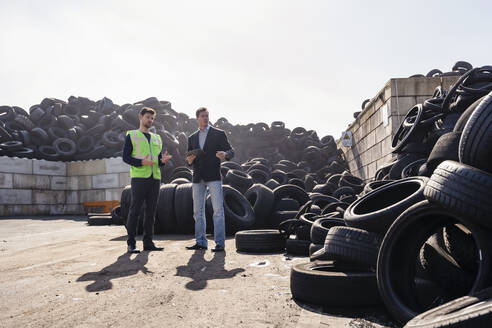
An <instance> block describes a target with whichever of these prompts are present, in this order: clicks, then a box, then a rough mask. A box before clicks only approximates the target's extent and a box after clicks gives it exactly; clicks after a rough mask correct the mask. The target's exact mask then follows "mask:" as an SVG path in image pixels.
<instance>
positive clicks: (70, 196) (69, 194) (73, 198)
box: [65, 190, 82, 204]
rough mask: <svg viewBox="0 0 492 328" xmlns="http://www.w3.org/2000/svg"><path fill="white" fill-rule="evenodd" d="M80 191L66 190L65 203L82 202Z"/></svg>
mask: <svg viewBox="0 0 492 328" xmlns="http://www.w3.org/2000/svg"><path fill="white" fill-rule="evenodd" d="M80 193H81V191H78V190H67V191H66V192H65V203H67V204H81V203H82V202H81V201H80Z"/></svg>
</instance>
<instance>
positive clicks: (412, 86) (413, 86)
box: [391, 76, 459, 96]
mask: <svg viewBox="0 0 492 328" xmlns="http://www.w3.org/2000/svg"><path fill="white" fill-rule="evenodd" d="M458 78H459V77H458V76H452V77H445V78H443V80H442V81H443V85H448V87H447V88H446V90H449V85H451V84H454V83H455V82H456V81H457V80H458ZM438 85H441V78H439V77H432V78H430V77H427V78H426V77H423V78H406V79H391V94H392V95H395V96H425V95H432V94H433V92H434V89H435V88H436V87H437V86H438Z"/></svg>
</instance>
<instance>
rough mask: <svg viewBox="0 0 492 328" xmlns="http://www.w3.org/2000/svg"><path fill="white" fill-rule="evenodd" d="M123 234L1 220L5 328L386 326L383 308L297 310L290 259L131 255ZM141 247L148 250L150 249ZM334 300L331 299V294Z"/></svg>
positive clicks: (164, 238) (159, 240)
mask: <svg viewBox="0 0 492 328" xmlns="http://www.w3.org/2000/svg"><path fill="white" fill-rule="evenodd" d="M125 240H126V231H125V228H124V227H123V226H102V227H95V226H88V225H87V224H86V218H85V217H34V218H25V217H23V218H1V219H0V327H355V328H358V327H364V328H365V327H387V326H391V325H392V324H391V323H390V322H389V321H388V316H387V314H385V311H384V309H383V308H377V309H363V310H360V309H358V310H346V311H340V310H337V311H336V312H335V311H333V310H331V309H323V308H321V307H319V306H315V305H307V304H301V303H299V302H296V301H295V300H293V299H292V296H291V293H290V287H289V284H290V268H291V266H292V265H294V264H297V263H302V262H305V261H308V260H309V259H307V258H299V257H297V258H296V257H288V256H286V255H284V254H267V255H258V254H255V255H251V254H240V253H237V252H236V249H235V244H234V238H228V239H227V241H226V252H225V253H217V254H214V253H212V252H211V251H210V248H211V247H213V245H214V243H213V240H211V241H210V243H209V250H207V251H188V250H186V249H185V248H184V247H185V246H186V245H191V244H192V243H193V237H192V236H189V235H188V236H182V235H159V236H156V238H155V242H156V244H157V245H158V246H162V247H164V251H163V252H142V253H140V254H133V255H129V254H127V253H126V242H125ZM137 246H138V247H140V248H141V247H142V244H141V241H140V240H139V241H137ZM326 292H327V293H329V291H326Z"/></svg>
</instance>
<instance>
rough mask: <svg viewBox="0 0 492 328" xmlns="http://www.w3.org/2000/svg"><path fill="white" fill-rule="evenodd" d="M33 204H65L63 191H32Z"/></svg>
mask: <svg viewBox="0 0 492 328" xmlns="http://www.w3.org/2000/svg"><path fill="white" fill-rule="evenodd" d="M32 203H33V204H44V205H48V204H50V205H51V204H65V191H63V190H33V191H32Z"/></svg>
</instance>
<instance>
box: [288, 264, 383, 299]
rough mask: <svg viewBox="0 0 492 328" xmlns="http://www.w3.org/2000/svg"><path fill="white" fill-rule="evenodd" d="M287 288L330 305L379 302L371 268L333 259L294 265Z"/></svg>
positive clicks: (297, 296)
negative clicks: (342, 262) (367, 268)
mask: <svg viewBox="0 0 492 328" xmlns="http://www.w3.org/2000/svg"><path fill="white" fill-rule="evenodd" d="M290 290H291V292H292V297H294V298H295V299H297V300H300V301H303V302H307V303H314V304H320V305H325V306H329V307H338V308H340V307H361V306H371V305H377V304H379V303H380V298H379V295H378V288H377V284H376V275H375V274H374V273H373V272H366V271H365V270H361V269H360V268H357V267H356V266H353V265H346V264H337V263H336V262H333V261H327V262H313V263H303V264H298V265H295V266H293V267H292V269H291V272H290ZM327 291H328V292H327Z"/></svg>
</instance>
